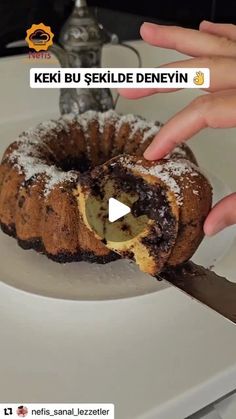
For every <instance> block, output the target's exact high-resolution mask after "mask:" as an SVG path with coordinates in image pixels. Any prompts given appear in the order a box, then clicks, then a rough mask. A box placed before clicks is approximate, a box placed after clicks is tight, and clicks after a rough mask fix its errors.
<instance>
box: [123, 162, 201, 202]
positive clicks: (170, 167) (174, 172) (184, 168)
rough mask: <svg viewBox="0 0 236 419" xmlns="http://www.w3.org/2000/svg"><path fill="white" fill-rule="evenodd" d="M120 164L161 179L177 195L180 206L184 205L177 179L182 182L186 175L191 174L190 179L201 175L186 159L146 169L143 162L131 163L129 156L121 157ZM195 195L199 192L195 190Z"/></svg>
mask: <svg viewBox="0 0 236 419" xmlns="http://www.w3.org/2000/svg"><path fill="white" fill-rule="evenodd" d="M120 162H121V163H122V164H124V166H125V167H126V168H128V169H131V170H134V171H135V172H138V173H140V174H146V175H152V176H155V177H157V178H159V179H160V180H161V181H162V182H163V183H164V184H166V185H167V186H168V187H169V188H170V190H171V191H172V192H173V193H174V194H175V196H176V200H177V202H178V204H179V205H182V197H181V189H180V186H179V185H178V182H177V180H176V178H177V179H178V178H179V180H180V181H182V180H183V177H184V176H185V175H186V174H189V175H190V177H192V176H198V175H199V171H198V167H197V166H195V165H194V164H193V163H192V162H190V161H188V160H184V159H182V160H178V161H177V160H173V161H171V160H167V161H166V162H165V163H161V164H158V163H157V164H156V165H153V166H149V167H144V166H143V165H142V161H141V160H140V161H137V162H136V163H133V162H130V159H129V157H128V156H127V157H125V156H124V157H121V159H120ZM190 182H191V180H190ZM194 194H195V195H197V194H198V191H197V190H194Z"/></svg>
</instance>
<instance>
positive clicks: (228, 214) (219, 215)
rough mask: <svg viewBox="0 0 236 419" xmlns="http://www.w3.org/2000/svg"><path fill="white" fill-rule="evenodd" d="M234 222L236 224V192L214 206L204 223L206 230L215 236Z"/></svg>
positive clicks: (206, 232)
mask: <svg viewBox="0 0 236 419" xmlns="http://www.w3.org/2000/svg"><path fill="white" fill-rule="evenodd" d="M232 224H236V193H233V194H231V195H229V196H227V197H226V198H223V199H222V200H221V201H219V202H218V203H217V204H216V205H215V206H214V207H213V209H212V210H211V212H210V214H209V215H208V217H207V219H206V221H205V223H204V232H205V234H206V235H207V236H213V235H214V234H216V233H218V232H219V231H221V230H223V229H224V228H225V227H228V226H230V225H232Z"/></svg>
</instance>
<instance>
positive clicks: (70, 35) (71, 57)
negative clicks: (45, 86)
mask: <svg viewBox="0 0 236 419" xmlns="http://www.w3.org/2000/svg"><path fill="white" fill-rule="evenodd" d="M111 40H112V42H113V43H114V42H115V43H118V40H117V39H116V38H115V37H114V35H112V39H111V38H110V37H109V35H108V34H107V33H106V32H105V31H104V29H103V28H102V27H101V25H99V23H98V22H97V20H96V19H95V17H94V16H93V15H92V13H91V12H90V10H89V8H88V6H87V3H86V0H76V2H75V7H74V10H73V12H72V14H71V16H70V17H69V18H68V20H67V21H66V22H65V24H64V26H63V28H62V30H61V33H60V37H59V44H60V45H57V44H54V45H53V46H52V47H51V48H50V51H51V52H52V53H54V54H55V55H56V57H57V58H58V60H59V62H60V65H61V66H62V67H101V53H102V47H103V45H104V44H105V43H108V42H110V41H111ZM111 108H114V101H113V98H112V94H111V91H110V89H106V88H98V89H95V88H91V89H86V88H83V89H66V88H64V89H61V91H60V111H61V113H62V114H64V113H74V114H79V113H82V112H85V111H87V110H91V109H92V110H96V111H106V110H108V109H111Z"/></svg>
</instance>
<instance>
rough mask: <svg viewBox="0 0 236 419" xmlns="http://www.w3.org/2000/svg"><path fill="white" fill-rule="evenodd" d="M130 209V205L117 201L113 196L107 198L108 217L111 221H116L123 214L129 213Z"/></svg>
mask: <svg viewBox="0 0 236 419" xmlns="http://www.w3.org/2000/svg"><path fill="white" fill-rule="evenodd" d="M130 211H131V209H130V207H128V205H125V204H123V203H122V202H120V201H118V199H115V198H110V199H109V205H108V219H109V221H110V222H111V223H114V221H117V220H119V219H120V218H122V217H124V216H125V215H127V214H129V213H130Z"/></svg>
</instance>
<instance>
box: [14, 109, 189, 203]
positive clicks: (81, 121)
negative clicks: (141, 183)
mask: <svg viewBox="0 0 236 419" xmlns="http://www.w3.org/2000/svg"><path fill="white" fill-rule="evenodd" d="M92 121H97V123H98V130H99V133H100V134H103V132H104V128H105V126H106V123H107V122H108V121H109V123H111V124H113V125H114V127H115V132H116V134H117V133H118V132H119V130H120V128H121V127H122V125H123V124H128V125H129V127H130V131H129V138H130V139H131V138H132V136H134V135H135V134H136V133H138V134H140V143H144V142H145V141H147V140H149V139H152V138H153V137H154V136H155V135H156V134H157V132H158V131H159V130H160V126H161V124H160V123H159V122H147V121H146V120H145V119H142V118H141V117H138V116H135V115H132V114H128V115H123V116H122V115H118V114H117V113H116V112H115V111H114V110H109V111H107V112H104V113H100V112H96V111H87V112H85V113H83V114H82V115H78V116H75V115H73V114H68V115H63V116H62V117H61V118H60V119H59V120H58V121H54V120H50V121H46V122H43V123H41V124H39V125H38V126H37V127H36V128H30V129H28V130H27V131H25V132H24V133H22V134H21V136H20V137H19V138H18V139H17V142H18V148H17V149H15V150H14V151H13V152H12V153H11V155H10V157H9V158H10V160H11V161H12V162H13V163H14V165H15V166H16V167H17V168H18V170H19V171H20V172H21V173H23V174H24V176H25V180H26V181H28V180H30V179H31V178H34V177H37V176H39V175H41V174H44V175H45V194H48V193H49V192H50V191H51V190H52V189H53V187H54V186H55V185H58V184H60V183H62V182H64V181H69V182H70V181H71V182H72V181H74V180H75V179H76V178H78V172H75V171H68V172H65V171H63V170H62V169H60V167H57V166H56V165H52V164H48V163H47V161H46V160H45V159H43V157H42V154H43V153H42V147H43V149H44V150H46V151H47V152H48V154H49V155H51V156H52V155H53V156H54V159H55V155H54V154H55V153H53V149H51V147H50V142H48V141H47V138H48V136H50V138H51V139H53V140H54V139H55V141H56V139H57V138H58V135H59V134H60V132H62V131H65V132H67V133H68V135H69V133H70V130H71V127H72V126H73V125H74V124H78V125H79V126H80V127H81V129H82V131H83V133H84V138H85V140H86V144H87V153H88V157H90V152H91V150H90V143H89V126H90V123H91V122H92ZM128 140H129V139H128V138H127V141H128ZM65 141H66V139H65ZM62 152H63V150H62ZM178 154H183V156H184V152H183V151H182V149H181V147H178ZM168 164H169V163H168ZM137 167H138V169H139V170H143V171H144V172H145V171H146V172H145V173H151V174H152V173H153V174H154V175H158V176H160V177H161V178H162V179H163V180H164V179H166V182H167V184H168V185H170V188H171V190H173V191H174V192H175V193H176V195H179V193H180V191H179V187H178V185H177V183H176V182H175V180H174V179H173V178H172V177H171V176H169V175H168V176H167V170H170V169H171V171H172V173H173V174H175V175H177V174H176V173H177V171H178V170H179V172H180V173H181V174H184V169H183V167H184V166H183V165H182V166H181V167H182V169H181V168H180V167H179V168H178V166H176V165H175V167H172V168H170V167H169V168H168V169H167V167H166V169H165V170H164V168H162V169H160V166H159V167H158V166H155V167H151V168H148V169H145V168H142V167H141V166H137ZM185 170H187V169H185ZM144 172H143V173H144Z"/></svg>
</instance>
